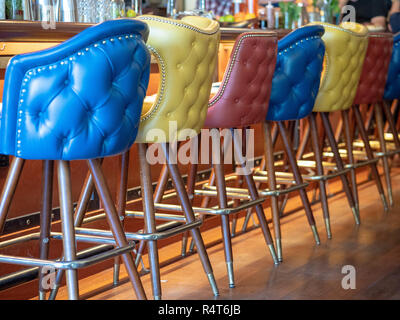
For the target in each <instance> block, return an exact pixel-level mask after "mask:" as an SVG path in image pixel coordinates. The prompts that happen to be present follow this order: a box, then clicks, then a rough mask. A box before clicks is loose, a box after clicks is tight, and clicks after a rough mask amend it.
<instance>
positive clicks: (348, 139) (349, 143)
mask: <svg viewBox="0 0 400 320" xmlns="http://www.w3.org/2000/svg"><path fill="white" fill-rule="evenodd" d="M342 122H343V129H344V137H345V144H346V148H347V159H348V162H349V164H350V179H351V188H352V189H353V197H354V202H355V205H356V210H357V212H360V209H359V208H360V205H359V203H360V202H359V199H358V190H357V177H356V169H355V168H354V166H353V165H354V164H355V160H354V155H353V135H352V130H351V128H350V121H349V110H342Z"/></svg>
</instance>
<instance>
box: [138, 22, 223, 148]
mask: <svg viewBox="0 0 400 320" xmlns="http://www.w3.org/2000/svg"><path fill="white" fill-rule="evenodd" d="M138 19H140V20H141V21H144V22H146V23H147V24H148V26H149V29H150V34H149V38H148V41H147V45H148V48H149V49H150V51H151V52H152V54H153V55H154V56H155V58H156V59H157V60H158V64H159V69H160V85H159V89H158V93H157V96H156V99H155V102H154V103H151V104H145V105H144V108H143V109H144V110H143V113H142V117H141V123H140V129H139V133H138V137H137V139H136V142H141V143H145V142H159V143H162V142H169V140H170V136H169V129H170V128H169V126H170V125H172V126H173V125H174V123H173V122H176V125H177V135H178V136H177V139H178V140H186V139H187V138H190V137H192V136H191V135H189V136H188V135H187V133H188V130H185V129H192V130H193V131H194V132H196V133H199V132H200V130H201V128H202V127H203V124H204V120H205V118H206V115H207V103H208V99H209V95H210V90H211V84H212V77H213V75H214V71H215V67H216V62H217V53H218V45H219V38H220V32H219V24H218V22H216V21H214V20H211V19H208V18H204V17H199V16H187V17H184V18H182V20H173V19H169V18H163V17H158V16H151V15H143V16H140V17H139V18H138ZM152 129H158V130H161V131H162V132H163V135H164V137H162V135H161V134H158V135H157V136H156V137H155V136H153V134H152V132H153V133H154V131H152ZM193 131H192V133H193ZM193 135H194V134H193Z"/></svg>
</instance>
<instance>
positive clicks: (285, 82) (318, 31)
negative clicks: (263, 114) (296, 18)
mask: <svg viewBox="0 0 400 320" xmlns="http://www.w3.org/2000/svg"><path fill="white" fill-rule="evenodd" d="M323 34H324V28H323V27H322V26H318V25H315V26H305V27H302V28H299V29H296V30H295V31H293V32H291V33H289V34H288V35H287V36H285V37H284V38H282V39H281V40H279V43H278V60H277V63H276V69H275V73H274V77H273V80H272V93H271V99H270V102H269V108H268V114H267V120H270V121H285V120H296V119H301V118H304V117H306V116H307V115H308V114H310V112H311V111H312V109H313V107H314V103H315V99H316V97H317V94H318V89H319V85H320V78H321V71H322V64H323V60H324V53H325V45H324V42H323V41H322V39H321V37H322V35H323Z"/></svg>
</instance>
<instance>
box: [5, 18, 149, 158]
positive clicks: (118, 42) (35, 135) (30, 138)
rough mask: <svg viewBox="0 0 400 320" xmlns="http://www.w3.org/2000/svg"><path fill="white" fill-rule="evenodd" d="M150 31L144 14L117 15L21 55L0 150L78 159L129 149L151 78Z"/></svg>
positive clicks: (11, 75)
mask: <svg viewBox="0 0 400 320" xmlns="http://www.w3.org/2000/svg"><path fill="white" fill-rule="evenodd" d="M147 35H148V29H147V26H146V24H144V23H143V22H141V21H137V20H132V19H120V20H113V21H107V22H104V23H102V24H99V25H96V26H93V27H90V28H88V29H86V30H84V31H83V32H81V33H79V34H78V35H76V36H75V37H73V38H71V39H69V40H68V41H65V42H63V43H62V44H60V45H58V46H55V47H53V48H50V49H47V50H43V51H39V52H34V53H29V54H23V55H18V56H15V57H13V58H12V59H11V61H10V63H9V65H8V68H7V71H6V75H5V82H4V96H3V110H2V118H1V128H0V153H3V154H10V155H15V156H18V157H21V158H25V159H52V160H74V159H89V158H99V157H105V156H110V155H114V154H118V153H121V152H123V151H126V150H128V149H129V148H130V146H131V145H132V144H133V142H134V140H135V137H136V134H137V131H138V127H139V120H140V114H141V110H142V103H143V99H144V96H145V94H146V90H147V86H148V80H149V73H150V54H149V52H148V50H147V49H146V45H145V42H144V41H145V40H146V38H147Z"/></svg>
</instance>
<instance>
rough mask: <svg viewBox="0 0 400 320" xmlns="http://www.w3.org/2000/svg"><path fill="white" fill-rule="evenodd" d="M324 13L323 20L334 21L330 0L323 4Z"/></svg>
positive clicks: (325, 0)
mask: <svg viewBox="0 0 400 320" xmlns="http://www.w3.org/2000/svg"><path fill="white" fill-rule="evenodd" d="M321 9H322V10H321V11H322V15H321V21H322V22H328V23H332V12H331V4H330V1H329V0H324V3H323V5H322V8H321Z"/></svg>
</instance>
